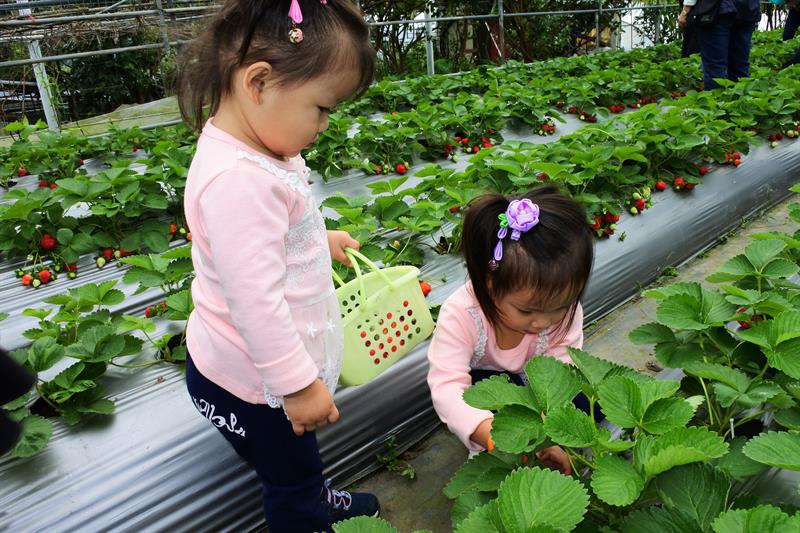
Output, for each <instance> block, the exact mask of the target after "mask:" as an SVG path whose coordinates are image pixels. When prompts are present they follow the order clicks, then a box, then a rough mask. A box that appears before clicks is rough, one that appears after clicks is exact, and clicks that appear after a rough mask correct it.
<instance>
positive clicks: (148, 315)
mask: <svg viewBox="0 0 800 533" xmlns="http://www.w3.org/2000/svg"><path fill="white" fill-rule="evenodd" d="M144 316H145V317H146V318H151V317H152V316H153V308H152V307H146V308H145V310H144Z"/></svg>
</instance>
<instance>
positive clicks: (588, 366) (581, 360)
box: [567, 346, 636, 386]
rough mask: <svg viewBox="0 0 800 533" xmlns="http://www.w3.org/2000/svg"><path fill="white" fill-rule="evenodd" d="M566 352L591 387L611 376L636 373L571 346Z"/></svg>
mask: <svg viewBox="0 0 800 533" xmlns="http://www.w3.org/2000/svg"><path fill="white" fill-rule="evenodd" d="M567 351H568V352H569V355H570V357H571V358H572V362H573V363H575V366H576V367H577V368H578V370H580V372H581V374H583V377H584V378H586V381H587V382H588V383H589V384H591V385H592V386H597V385H598V384H599V383H600V382H601V381H603V380H604V379H605V378H607V377H609V376H611V375H627V374H633V373H635V372H636V371H635V370H633V369H630V368H628V367H625V366H622V365H618V364H616V363H612V362H611V361H606V360H605V359H601V358H599V357H595V356H593V355H591V354H589V353H587V352H584V351H583V350H579V349H577V348H573V347H571V346H570V347H568V348H567Z"/></svg>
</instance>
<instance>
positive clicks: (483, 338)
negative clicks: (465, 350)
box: [467, 307, 489, 368]
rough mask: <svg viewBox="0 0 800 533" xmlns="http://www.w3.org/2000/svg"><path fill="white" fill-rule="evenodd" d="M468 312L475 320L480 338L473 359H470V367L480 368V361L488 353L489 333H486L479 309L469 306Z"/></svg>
mask: <svg viewBox="0 0 800 533" xmlns="http://www.w3.org/2000/svg"><path fill="white" fill-rule="evenodd" d="M467 313H469V316H471V317H472V320H473V321H474V322H475V331H477V332H478V340H477V341H476V342H475V347H474V348H473V353H472V359H470V361H469V367H470V368H478V366H477V365H478V363H479V362H480V360H481V359H483V356H484V355H486V343H487V342H488V341H489V335H487V333H486V328H485V327H483V320H482V319H481V316H480V314H479V313H478V310H477V309H476V308H474V307H469V308H467Z"/></svg>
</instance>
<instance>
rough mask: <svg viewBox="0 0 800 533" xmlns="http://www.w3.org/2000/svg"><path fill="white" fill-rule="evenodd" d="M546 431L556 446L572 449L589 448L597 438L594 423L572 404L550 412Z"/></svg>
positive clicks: (545, 421) (546, 420)
mask: <svg viewBox="0 0 800 533" xmlns="http://www.w3.org/2000/svg"><path fill="white" fill-rule="evenodd" d="M544 431H546V432H547V436H548V437H550V439H551V440H552V441H553V442H555V443H556V444H560V445H561V446H568V447H570V448H588V447H589V446H591V445H592V444H593V443H594V440H595V437H596V436H597V428H596V427H595V424H594V421H593V420H592V419H591V418H589V416H588V415H587V414H586V413H584V412H583V411H581V410H580V409H578V408H577V407H575V406H574V405H572V404H571V403H570V404H564V405H561V406H559V407H556V408H554V409H551V410H550V411H548V413H547V416H546V417H545V419H544Z"/></svg>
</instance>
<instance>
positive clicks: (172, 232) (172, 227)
mask: <svg viewBox="0 0 800 533" xmlns="http://www.w3.org/2000/svg"><path fill="white" fill-rule="evenodd" d="M177 231H178V226H176V225H175V224H170V225H169V232H170V233H171V234H172V235H175V233H176V232H177Z"/></svg>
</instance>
